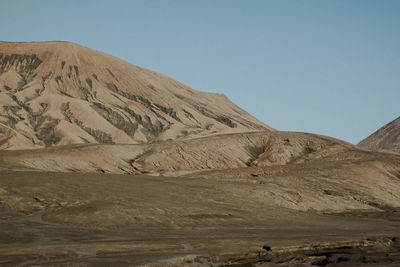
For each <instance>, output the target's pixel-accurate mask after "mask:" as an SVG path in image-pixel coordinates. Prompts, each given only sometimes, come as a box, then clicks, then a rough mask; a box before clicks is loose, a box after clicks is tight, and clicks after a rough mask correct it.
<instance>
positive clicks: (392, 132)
mask: <svg viewBox="0 0 400 267" xmlns="http://www.w3.org/2000/svg"><path fill="white" fill-rule="evenodd" d="M358 145H359V146H361V147H363V148H366V149H371V150H383V151H393V152H397V153H400V117H399V118H397V119H395V120H394V121H391V122H390V123H388V124H386V125H385V126H383V127H382V128H380V129H378V130H377V131H376V132H374V133H373V134H371V135H370V136H368V137H367V138H365V139H364V140H362V141H361V142H360V143H359V144H358Z"/></svg>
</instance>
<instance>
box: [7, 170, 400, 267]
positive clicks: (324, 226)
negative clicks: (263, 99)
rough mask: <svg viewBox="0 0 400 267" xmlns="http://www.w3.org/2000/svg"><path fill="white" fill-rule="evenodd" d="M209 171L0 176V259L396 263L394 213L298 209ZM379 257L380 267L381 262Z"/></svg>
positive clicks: (399, 250)
mask: <svg viewBox="0 0 400 267" xmlns="http://www.w3.org/2000/svg"><path fill="white" fill-rule="evenodd" d="M238 186H242V187H243V186H245V187H247V186H248V185H243V183H242V182H236V181H232V180H217V179H205V178H196V177H193V178H187V177H185V178H176V177H163V176H160V177H153V176H145V175H135V176H129V175H116V174H113V175H111V174H74V173H43V172H2V173H0V188H1V190H2V191H1V205H0V207H1V213H0V218H1V220H0V265H1V266H17V265H20V266H27V265H28V266H29V265H39V266H136V265H148V266H168V265H170V266H182V265H187V266H224V265H225V266H310V265H317V266H355V265H359V264H360V265H361V264H363V265H366V266H387V265H389V264H392V265H393V266H396V265H399V264H400V246H399V244H398V240H399V239H398V238H397V237H398V236H399V237H400V223H399V222H400V216H399V213H398V212H397V211H396V210H392V211H385V212H375V211H368V212H367V211H363V212H361V211H351V212H347V213H335V214H326V213H322V212H315V211H306V212H302V211H295V210H292V209H286V208H283V207H277V206H276V205H275V204H274V205H268V204H267V203H262V202H260V201H256V200H255V198H253V196H252V194H245V193H243V194H240V193H238V192H246V190H249V192H250V189H251V187H248V189H246V188H244V189H243V191H238V190H236V191H234V190H232V189H233V188H235V187H238ZM379 264H380V265H379Z"/></svg>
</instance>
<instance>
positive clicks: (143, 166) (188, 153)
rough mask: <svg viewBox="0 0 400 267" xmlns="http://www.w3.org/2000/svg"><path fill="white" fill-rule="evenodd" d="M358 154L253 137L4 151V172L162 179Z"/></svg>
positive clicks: (319, 140) (317, 143) (0, 154)
mask: <svg viewBox="0 0 400 267" xmlns="http://www.w3.org/2000/svg"><path fill="white" fill-rule="evenodd" d="M350 149H356V148H355V147H354V146H352V145H351V144H348V143H346V142H343V141H340V140H337V139H333V138H329V137H323V136H318V135H313V134H305V133H290V132H279V131H271V132H267V131H264V132H250V133H238V134H221V135H214V136H208V137H202V138H196V139H188V140H177V141H171V142H163V143H154V144H137V145H118V144H114V145H109V144H98V145H95V144H83V145H74V146H59V147H52V148H43V149H36V150H3V151H0V170H38V171H56V172H97V173H128V174H146V173H150V174H156V175H159V174H162V175H173V176H179V175H183V174H187V173H193V172H197V171H203V170H225V169H232V168H245V167H249V166H266V167H268V166H274V165H285V164H287V163H290V162H294V161H305V160H307V161H309V160H312V159H317V158H321V157H326V156H327V155H330V154H335V153H338V152H340V151H347V150H350Z"/></svg>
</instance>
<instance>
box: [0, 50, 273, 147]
mask: <svg viewBox="0 0 400 267" xmlns="http://www.w3.org/2000/svg"><path fill="white" fill-rule="evenodd" d="M259 130H272V129H271V128H270V127H268V126H267V125H265V124H263V123H262V122H260V121H258V120H257V119H255V118H254V117H252V116H251V115H249V114H248V113H247V112H245V111H244V110H242V109H240V108H239V107H237V106H236V105H234V104H233V103H232V102H230V101H229V100H228V99H227V98H226V97H225V96H224V95H221V94H213V93H204V92H199V91H197V90H194V89H192V88H190V87H188V86H186V85H184V84H181V83H179V82H177V81H175V80H173V79H171V78H168V77H166V76H164V75H162V74H159V73H156V72H153V71H150V70H147V69H143V68H140V67H137V66H134V65H132V64H129V63H127V62H125V61H123V60H120V59H117V58H115V57H112V56H110V55H107V54H104V53H101V52H97V51H94V50H92V49H89V48H85V47H82V46H79V45H76V44H73V43H67V42H39V43H9V42H0V149H31V148H40V147H49V146H58V145H68V144H80V143H101V144H104V143H106V144H138V143H151V142H156V141H165V140H176V139H188V138H192V137H200V136H208V135H213V134H216V133H235V132H248V131H259Z"/></svg>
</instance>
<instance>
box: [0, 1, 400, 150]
mask: <svg viewBox="0 0 400 267" xmlns="http://www.w3.org/2000/svg"><path fill="white" fill-rule="evenodd" d="M0 8H1V10H2V11H1V16H0V25H1V26H0V38H1V39H2V40H4V41H48V40H66V41H72V42H76V43H79V44H81V45H84V46H87V47H90V48H94V49H97V50H100V51H103V52H106V53H109V54H112V55H114V56H117V57H120V58H122V59H125V60H127V61H129V62H131V63H133V64H136V65H139V66H142V67H146V68H149V69H152V70H155V71H158V72H161V73H164V74H166V75H168V76H170V77H172V78H175V79H177V80H179V81H181V82H183V83H185V84H187V85H189V86H191V87H193V88H195V89H198V90H202V91H212V92H219V93H223V94H225V95H227V96H228V97H229V98H230V99H231V100H232V101H233V102H235V103H236V104H238V105H239V106H241V107H242V108H244V109H245V110H247V111H248V112H250V113H251V114H252V115H254V116H255V117H257V118H258V119H260V120H262V121H264V122H265V123H267V124H269V125H270V126H272V127H274V128H276V129H279V130H289V131H304V132H313V133H319V134H324V135H329V136H333V137H336V138H340V139H343V140H346V141H349V142H352V143H357V142H359V141H360V140H361V139H363V138H364V137H366V136H368V135H369V134H371V133H372V132H373V131H375V130H376V129H378V128H379V127H381V126H382V125H383V124H386V123H387V122H389V121H391V120H393V119H395V118H397V117H398V116H400V1H397V0H375V1H369V0H358V1H356V0H330V1H320V0H293V1H286V0H280V1H278V0H276V1H267V0H259V1H256V0H242V1H235V0H226V1H223V0H218V1H217V0H198V1H194V0H193V1H190V0H189V1H188V0H169V1H167V0H159V1H156V0H143V1H116V0H113V1H111V0H109V1H99V0H93V1H89V0H87V1H76V0H75V1H71V0H68V1H65V0H63V1H57V0H51V1H46V0H36V1H34V0H25V1H22V0H10V1H7V0H2V1H1V2H0Z"/></svg>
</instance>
